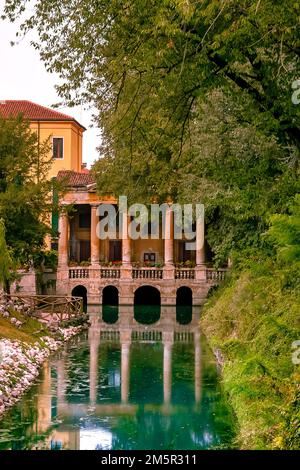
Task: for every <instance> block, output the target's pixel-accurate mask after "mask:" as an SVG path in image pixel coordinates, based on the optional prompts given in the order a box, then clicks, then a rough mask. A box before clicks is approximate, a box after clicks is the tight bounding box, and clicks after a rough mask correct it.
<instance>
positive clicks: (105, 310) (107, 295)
mask: <svg viewBox="0 0 300 470" xmlns="http://www.w3.org/2000/svg"><path fill="white" fill-rule="evenodd" d="M118 318H119V291H118V289H117V288H116V287H115V286H106V287H104V289H103V291H102V319H103V321H104V322H105V323H110V324H113V323H116V322H117V321H118Z"/></svg>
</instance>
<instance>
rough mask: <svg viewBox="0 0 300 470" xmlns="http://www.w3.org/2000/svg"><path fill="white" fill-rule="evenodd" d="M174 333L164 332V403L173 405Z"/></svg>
mask: <svg viewBox="0 0 300 470" xmlns="http://www.w3.org/2000/svg"><path fill="white" fill-rule="evenodd" d="M173 335H174V333H173V331H166V332H163V345H164V403H165V404H166V405H168V404H170V403H171V394H172V348H173V341H174V339H173Z"/></svg>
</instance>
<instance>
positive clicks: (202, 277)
mask: <svg viewBox="0 0 300 470" xmlns="http://www.w3.org/2000/svg"><path fill="white" fill-rule="evenodd" d="M195 273H196V279H197V280H198V281H206V267H205V246H204V213H203V214H201V215H200V216H199V217H198V218H197V220H196V269H195Z"/></svg>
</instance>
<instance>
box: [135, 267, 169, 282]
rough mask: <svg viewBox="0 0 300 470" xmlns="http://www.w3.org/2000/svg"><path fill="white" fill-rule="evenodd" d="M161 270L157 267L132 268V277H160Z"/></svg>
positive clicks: (161, 275)
mask: <svg viewBox="0 0 300 470" xmlns="http://www.w3.org/2000/svg"><path fill="white" fill-rule="evenodd" d="M162 278H163V270H162V269H157V268H133V270H132V279H162Z"/></svg>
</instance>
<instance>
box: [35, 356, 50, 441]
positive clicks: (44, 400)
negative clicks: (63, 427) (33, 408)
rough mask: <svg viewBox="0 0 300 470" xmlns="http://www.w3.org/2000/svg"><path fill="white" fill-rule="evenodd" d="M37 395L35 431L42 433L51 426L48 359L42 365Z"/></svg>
mask: <svg viewBox="0 0 300 470" xmlns="http://www.w3.org/2000/svg"><path fill="white" fill-rule="evenodd" d="M38 390H39V393H38V395H37V405H38V406H37V411H38V417H37V432H38V433H39V434H42V433H44V432H46V431H48V429H49V427H50V426H51V367H50V363H49V361H47V362H45V363H44V365H43V381H42V383H41V384H40V385H39V388H38Z"/></svg>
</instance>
